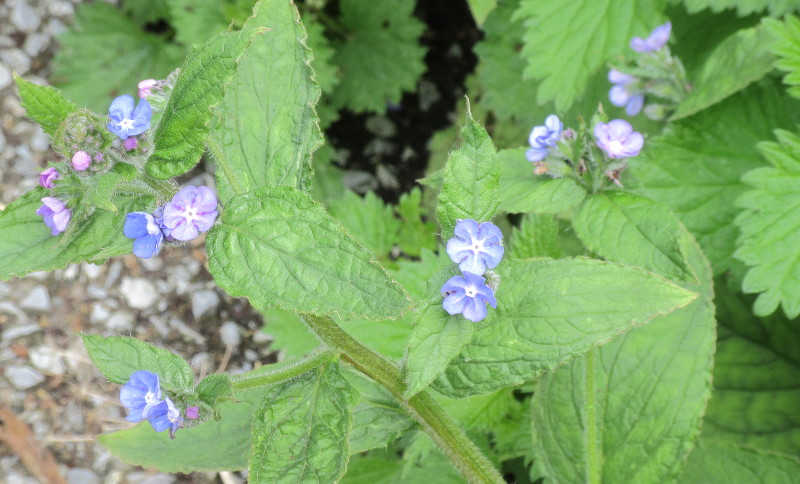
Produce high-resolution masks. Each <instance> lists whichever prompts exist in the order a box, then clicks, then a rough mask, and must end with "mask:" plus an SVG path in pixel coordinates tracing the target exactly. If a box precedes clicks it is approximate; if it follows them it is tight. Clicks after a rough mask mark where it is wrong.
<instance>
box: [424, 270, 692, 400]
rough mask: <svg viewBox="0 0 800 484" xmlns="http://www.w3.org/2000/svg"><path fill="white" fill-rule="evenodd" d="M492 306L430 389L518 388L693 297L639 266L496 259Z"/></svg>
mask: <svg viewBox="0 0 800 484" xmlns="http://www.w3.org/2000/svg"><path fill="white" fill-rule="evenodd" d="M495 270H496V272H497V273H498V275H499V277H500V280H501V281H512V282H513V284H512V282H508V283H501V284H500V287H499V288H498V289H497V290H496V291H495V295H496V297H497V309H496V310H491V311H489V316H488V317H487V318H486V319H485V320H483V321H482V322H481V323H479V325H478V328H477V329H476V331H475V334H474V335H473V337H472V342H471V343H470V344H469V345H467V346H466V347H464V349H463V350H462V351H461V354H460V355H459V356H457V357H456V358H455V359H453V361H452V363H451V364H450V366H449V367H448V368H447V372H446V373H445V375H444V376H443V377H442V378H440V379H439V380H438V381H437V390H439V391H441V392H442V393H444V394H446V395H450V396H455V397H459V396H468V395H474V394H480V393H486V392H489V391H492V390H495V389H498V388H503V387H507V386H512V385H520V384H522V383H524V382H525V381H528V380H531V379H533V378H534V377H536V376H537V375H538V374H540V373H541V372H543V371H546V370H552V369H554V368H555V367H556V366H558V365H560V364H562V363H564V362H566V361H569V360H570V359H572V358H575V357H577V356H580V355H581V354H583V353H585V352H586V351H588V350H589V349H590V348H592V347H593V346H595V345H598V344H603V343H606V342H608V341H610V340H612V339H614V338H615V337H617V336H619V335H620V333H622V332H624V331H627V330H630V329H631V328H634V327H636V326H640V325H642V324H644V323H646V322H648V321H650V320H651V319H653V318H655V317H656V316H661V315H664V314H668V313H670V312H672V311H673V310H675V309H676V308H679V307H683V306H685V305H687V304H688V303H689V302H690V301H692V300H693V299H694V298H695V294H693V293H692V292H689V291H687V290H686V289H683V288H680V287H678V286H676V285H674V284H672V283H670V282H668V281H666V280H665V279H663V278H661V277H660V276H657V275H655V274H652V273H650V272H645V271H643V270H641V269H638V268H634V267H629V266H621V265H618V264H613V263H610V262H602V261H597V260H591V259H559V260H549V259H532V260H526V261H520V260H507V261H503V263H502V264H500V265H499V266H498V267H497V269H495Z"/></svg>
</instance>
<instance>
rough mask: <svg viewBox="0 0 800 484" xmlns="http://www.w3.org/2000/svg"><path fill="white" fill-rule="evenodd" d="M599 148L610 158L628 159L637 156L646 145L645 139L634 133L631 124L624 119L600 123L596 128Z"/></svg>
mask: <svg viewBox="0 0 800 484" xmlns="http://www.w3.org/2000/svg"><path fill="white" fill-rule="evenodd" d="M594 135H595V137H596V138H597V146H598V147H599V148H600V149H602V150H603V151H605V152H606V154H608V156H609V157H610V158H628V157H631V156H636V155H638V154H639V151H640V150H641V149H642V146H643V145H644V137H643V136H642V134H641V133H639V132H637V131H634V130H633V127H632V126H631V124H630V123H629V122H627V121H625V120H624V119H615V120H613V121H610V122H609V123H608V124H606V123H598V124H597V126H595V127H594Z"/></svg>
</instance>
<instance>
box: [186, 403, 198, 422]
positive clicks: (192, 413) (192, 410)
mask: <svg viewBox="0 0 800 484" xmlns="http://www.w3.org/2000/svg"><path fill="white" fill-rule="evenodd" d="M198 417H200V407H198V406H197V405H195V406H194V407H186V418H188V419H191V420H194V419H196V418H198Z"/></svg>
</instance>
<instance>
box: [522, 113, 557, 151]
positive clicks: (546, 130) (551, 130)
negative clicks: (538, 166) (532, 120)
mask: <svg viewBox="0 0 800 484" xmlns="http://www.w3.org/2000/svg"><path fill="white" fill-rule="evenodd" d="M563 129H564V123H562V122H561V120H560V119H558V116H556V115H555V114H551V115H550V116H548V117H547V119H545V121H544V126H536V127H534V128H533V130H531V134H530V135H529V136H528V143H529V144H530V145H531V148H530V149H529V150H528V151H527V152H526V153H525V157H526V158H528V161H531V162H534V161H542V160H543V159H545V158H546V157H547V155H548V154H549V153H550V148H553V147H555V146H556V143H558V140H559V139H560V138H561V130H563Z"/></svg>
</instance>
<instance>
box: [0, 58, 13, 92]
mask: <svg viewBox="0 0 800 484" xmlns="http://www.w3.org/2000/svg"><path fill="white" fill-rule="evenodd" d="M11 80H12V78H11V69H10V68H9V67H8V66H7V65H5V64H2V63H0V89H5V88H7V87H8V86H10V85H11Z"/></svg>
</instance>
